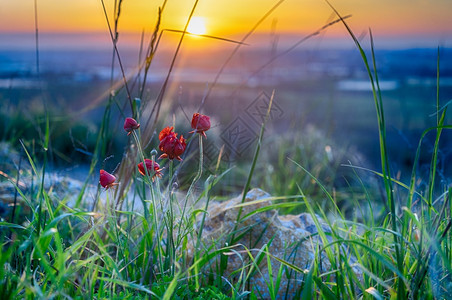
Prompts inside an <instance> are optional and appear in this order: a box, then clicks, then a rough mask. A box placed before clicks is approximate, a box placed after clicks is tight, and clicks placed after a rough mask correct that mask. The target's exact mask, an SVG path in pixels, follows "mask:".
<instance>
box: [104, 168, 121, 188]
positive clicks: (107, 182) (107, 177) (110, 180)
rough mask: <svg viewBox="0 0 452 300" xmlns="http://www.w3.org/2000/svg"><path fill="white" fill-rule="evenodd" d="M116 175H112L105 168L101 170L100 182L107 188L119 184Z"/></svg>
mask: <svg viewBox="0 0 452 300" xmlns="http://www.w3.org/2000/svg"><path fill="white" fill-rule="evenodd" d="M115 181H116V177H115V176H113V175H111V174H110V173H108V172H107V171H105V170H100V178H99V183H100V185H101V186H102V187H104V188H105V189H106V190H107V189H108V188H111V187H113V186H115V185H118V184H119V183H116V182H115Z"/></svg>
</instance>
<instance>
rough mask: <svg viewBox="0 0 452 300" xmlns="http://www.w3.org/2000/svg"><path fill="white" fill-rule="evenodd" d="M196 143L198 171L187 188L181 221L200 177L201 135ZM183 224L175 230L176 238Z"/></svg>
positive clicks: (201, 162) (201, 166) (201, 159)
mask: <svg viewBox="0 0 452 300" xmlns="http://www.w3.org/2000/svg"><path fill="white" fill-rule="evenodd" d="M198 142H199V165H198V171H197V172H196V175H195V178H193V181H192V183H191V184H190V187H189V188H188V192H187V195H186V196H185V201H184V206H183V208H182V213H181V220H182V218H183V217H184V216H185V213H186V210H187V205H188V200H189V197H190V195H191V194H192V192H193V189H194V188H195V186H196V183H197V182H198V180H199V179H200V178H201V176H202V169H203V161H204V153H203V143H202V135H201V134H198ZM182 223H183V222H182V221H181V222H180V223H179V226H178V228H177V236H179V235H180V234H181V230H182V225H183V224H182Z"/></svg>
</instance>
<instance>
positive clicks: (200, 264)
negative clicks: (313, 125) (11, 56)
mask: <svg viewBox="0 0 452 300" xmlns="http://www.w3.org/2000/svg"><path fill="white" fill-rule="evenodd" d="M117 5H118V6H116V7H115V22H114V23H115V27H114V29H112V30H113V31H112V41H113V43H114V44H116V40H115V37H114V36H115V35H114V33H115V32H117V30H118V21H119V16H120V6H121V1H119V3H117ZM195 8H196V4H195V5H194V7H193V11H194V10H195ZM332 9H333V10H334V8H332ZM193 11H192V14H193ZM334 11H335V10H334ZM335 12H336V11H335ZM160 14H161V11H160ZM336 14H337V16H338V18H339V20H340V21H341V22H342V23H343V25H344V26H345V28H346V29H347V30H348V32H349V33H350V35H351V38H352V39H353V40H354V42H355V44H356V47H357V49H358V50H359V52H360V55H361V57H362V59H363V62H364V64H365V67H366V69H367V70H368V75H369V80H370V81H371V83H372V87H373V100H374V105H375V109H376V121H377V128H378V138H379V147H380V158H381V171H380V170H378V171H374V170H369V169H366V167H365V166H360V165H356V164H354V163H352V162H351V163H350V164H349V165H348V166H346V169H347V170H349V171H350V173H348V175H347V177H346V178H345V182H346V184H344V185H343V186H342V188H343V189H342V190H338V189H337V187H336V183H337V182H336V179H337V177H339V174H338V173H339V172H340V171H339V170H340V169H341V167H342V168H344V166H340V165H339V163H338V162H337V161H331V159H330V158H329V156H328V148H326V146H331V145H330V144H331V143H330V142H329V141H326V138H325V137H323V136H320V137H318V136H317V137H316V139H313V140H311V141H310V140H309V139H306V142H303V148H298V147H296V146H294V145H293V144H292V145H291V144H290V142H289V140H288V139H287V138H286V139H284V137H283V138H280V139H279V140H278V139H277V140H276V142H275V140H273V139H272V138H269V137H266V135H265V134H264V132H265V131H264V129H265V122H264V124H262V126H261V131H260V135H259V138H258V140H257V144H256V145H254V147H255V148H254V149H255V150H254V155H253V158H252V160H251V163H250V164H249V169H248V170H247V172H246V174H245V177H244V180H243V182H242V184H241V187H242V191H243V194H242V197H241V201H240V203H239V204H238V205H237V206H236V207H235V208H236V209H238V213H237V218H236V222H235V223H234V224H235V225H234V227H233V228H231V229H230V230H229V231H227V232H224V233H223V236H222V241H226V242H220V240H218V241H216V240H213V241H206V240H205V239H203V231H204V226H205V222H206V220H207V218H209V215H208V214H207V211H208V209H209V205H210V204H211V203H212V201H214V200H218V199H219V197H217V196H216V194H215V190H216V186H221V185H222V184H223V180H225V179H226V178H227V176H229V175H230V174H234V172H237V170H235V169H234V168H232V169H227V170H222V169H220V168H219V165H220V161H221V154H220V156H219V157H218V158H217V159H218V163H217V165H216V166H217V168H214V169H213V172H212V173H209V174H206V172H205V171H204V163H205V162H204V154H203V147H204V146H203V143H204V139H203V138H202V137H201V136H200V135H199V137H198V136H196V135H193V136H190V138H189V139H188V140H187V144H190V143H196V140H198V148H197V150H196V151H197V153H191V154H190V155H187V156H186V157H185V160H188V161H190V160H193V161H194V160H195V159H194V156H195V155H197V156H198V157H199V159H198V160H197V163H198V165H197V166H196V168H192V167H190V166H191V165H190V164H189V163H186V162H185V161H184V162H178V161H169V162H168V161H166V160H163V161H159V162H161V164H162V165H164V166H165V169H164V174H165V176H164V178H162V179H159V178H157V179H156V180H152V177H153V175H154V174H152V173H147V174H146V176H142V175H140V174H139V173H138V172H137V167H136V165H137V164H138V163H140V162H143V161H144V159H146V158H150V159H153V160H155V159H156V157H158V155H159V153H158V152H157V151H155V150H152V151H149V148H148V147H147V146H148V142H149V141H150V140H152V139H154V140H155V139H156V137H154V135H155V132H154V131H155V129H158V130H160V129H161V128H159V126H160V123H159V122H160V121H158V119H159V118H158V115H159V111H160V105H161V103H159V101H160V102H161V101H163V95H164V93H165V86H166V83H165V85H164V87H163V88H162V91H161V96H159V98H158V101H157V102H156V104H155V105H156V106H155V107H154V109H155V110H153V114H151V117H153V119H152V121H150V122H147V124H146V120H147V118H148V117H149V116H143V114H144V113H145V112H144V108H145V107H146V106H148V105H150V104H149V100H146V99H135V100H132V93H134V92H137V95H138V96H140V98H143V93H142V92H143V89H142V88H141V89H138V90H137V91H135V90H133V89H131V90H128V88H127V95H128V97H127V98H126V100H125V105H126V106H124V103H120V102H119V99H118V98H117V97H116V96H114V95H113V94H112V95H111V97H110V98H109V100H108V104H107V106H106V109H105V114H104V116H103V119H102V123H101V127H100V130H99V132H98V137H97V140H96V141H95V142H93V148H94V151H93V156H92V161H91V165H90V172H89V177H88V178H87V179H86V182H85V184H84V187H83V189H82V190H81V191H80V193H79V194H78V195H69V194H68V195H64V196H57V195H56V194H54V193H52V188H46V185H45V184H44V180H45V177H46V175H47V174H48V169H47V167H48V166H47V163H48V155H49V153H50V151H51V148H50V147H49V146H51V136H52V132H54V131H53V130H56V127H57V125H56V124H54V122H52V118H50V117H49V115H46V116H45V117H43V118H42V119H40V122H39V128H40V132H41V136H40V139H39V140H40V142H39V143H38V144H37V146H36V148H39V149H40V150H39V151H31V150H32V149H31V145H30V144H28V143H22V144H21V151H22V152H23V153H24V155H23V157H24V158H23V159H24V160H27V161H28V164H29V165H30V167H31V175H30V176H32V177H33V178H34V182H36V184H37V185H38V189H37V190H33V189H31V190H27V191H25V192H24V191H23V190H22V189H21V188H20V187H19V186H18V185H17V180H14V178H19V175H20V174H23V172H20V171H22V170H21V169H20V168H21V167H20V166H19V167H18V168H19V170H17V173H14V172H13V171H11V174H8V180H9V181H10V183H11V185H13V186H15V188H16V191H17V194H16V196H15V197H20V198H22V200H23V203H25V205H26V206H28V207H29V208H30V212H29V213H25V211H26V210H22V215H21V216H20V217H19V216H18V217H15V218H13V219H8V218H6V219H2V220H1V222H0V232H1V243H2V248H3V251H1V252H0V295H2V297H3V298H5V299H37V298H56V299H64V298H73V299H105V298H108V299H259V298H263V297H264V296H263V295H269V296H268V298H270V299H279V298H280V297H286V298H297V299H314V298H315V299H346V298H350V299H386V298H387V299H407V298H409V299H446V298H450V297H452V295H451V292H450V291H451V290H452V275H451V274H452V233H451V230H450V229H451V227H452V204H451V199H450V194H451V192H452V189H451V188H448V187H447V186H443V185H442V184H441V183H440V182H438V179H437V165H438V152H439V151H440V147H439V145H440V139H441V135H442V133H443V131H444V130H447V129H451V128H452V125H447V124H445V116H446V112H447V105H446V106H444V107H442V106H441V103H440V99H439V84H438V86H437V91H438V93H437V98H436V103H435V104H436V116H437V118H436V126H434V127H432V128H427V129H426V130H425V132H424V134H423V135H422V137H421V140H420V141H419V146H418V148H417V151H416V158H415V162H414V164H413V169H412V175H411V178H410V179H409V181H408V182H402V181H400V180H398V179H397V178H396V177H395V176H394V174H392V171H391V159H390V155H391V153H389V151H388V145H387V140H386V123H385V111H384V100H383V98H382V95H381V91H380V89H379V78H378V72H377V70H378V68H377V61H376V60H375V55H374V47H375V46H374V44H373V39H372V35H371V34H370V36H371V46H370V54H367V53H366V51H365V50H364V49H363V47H362V46H361V44H360V42H359V41H358V39H357V38H356V37H355V35H354V33H353V31H352V30H351V29H350V28H349V26H348V24H347V23H346V22H345V20H344V19H342V18H341V17H340V15H339V13H338V12H336ZM106 15H107V14H106ZM187 24H188V22H187ZM159 25H160V24H157V25H156V29H155V32H154V37H156V36H158V34H159V33H161V32H162V29H160V27H159ZM182 38H183V34H182V37H181V40H180V42H181V43H182ZM157 44H158V43H157V42H156V41H155V40H154V42H152V43H151V44H150V46H149V49H148V50H146V51H145V53H147V54H148V55H147V57H146V59H145V63H144V66H145V67H144V68H143V69H141V71H142V72H144V73H143V74H141V75H142V77H143V78H145V77H146V74H147V72H148V71H149V67H148V66H149V65H150V63H151V62H152V57H153V55H154V53H155V51H156V47H157ZM179 45H180V44H179ZM238 45H240V44H238ZM113 55H114V57H115V56H116V55H119V52H118V49H117V48H116V47H115V51H114V54H113ZM174 57H175V58H176V57H177V51H176V54H175V56H174ZM117 58H119V57H117ZM113 61H114V60H113ZM439 67H440V57H439V54H438V63H437V68H438V81H439V80H440V78H439ZM170 73H171V70H170V71H169V74H170ZM169 74H168V76H169ZM124 80H125V77H124ZM125 84H128V83H127V81H125ZM143 86H144V83H143ZM124 88H125V86H124ZM275 93H276V94H277V93H278V91H275ZM272 99H273V96H272ZM129 106H130V107H129ZM122 107H128V108H127V109H123V108H122ZM115 108H119V109H120V112H121V114H122V115H127V114H129V113H130V114H131V115H134V116H135V117H136V118H137V120H141V122H140V123H142V124H143V125H142V127H140V129H139V130H136V131H134V132H133V133H132V135H130V136H129V137H127V136H126V134H125V133H124V132H123V131H122V130H118V131H116V132H112V130H111V126H112V125H111V123H110V121H111V118H112V117H111V112H112V110H113V109H115ZM267 118H268V113H267ZM171 125H173V124H165V125H162V126H171ZM7 128H12V129H16V130H18V128H17V127H16V126H12V125H11V126H9V127H7ZM176 131H177V132H182V131H181V129H180V128H179V127H178V128H176ZM5 132H8V134H9V135H8V136H9V139H10V140H14V139H17V138H20V137H21V135H22V132H25V130H23V131H20V130H18V131H14V132H10V130H9V129H8V130H5ZM211 132H212V131H208V132H207V135H209V134H210V133H211ZM113 134H114V135H117V136H120V138H122V139H124V141H127V145H128V147H127V148H126V149H125V152H124V156H123V159H122V161H121V166H120V168H119V169H118V171H117V172H116V173H115V174H116V175H117V176H118V179H119V183H120V185H119V187H117V188H116V189H108V190H104V189H102V188H100V186H98V187H97V190H96V192H95V193H94V199H93V196H92V195H93V193H89V192H87V190H89V179H90V176H94V177H95V176H97V174H96V172H95V170H97V169H99V168H100V167H102V161H103V160H104V159H105V158H106V156H107V152H108V151H107V149H108V147H107V145H106V143H108V140H109V138H108V136H110V135H113ZM427 135H434V136H435V145H434V149H433V151H432V153H431V164H430V172H429V177H428V178H419V175H418V174H419V173H418V160H419V157H420V155H421V144H422V140H423V139H424V138H425V137H426V136H427ZM267 140H268V141H267ZM153 142H154V143H155V141H153ZM322 142H323V143H324V144H323V143H322ZM270 144H271V145H273V146H274V145H275V144H276V145H278V147H277V149H276V157H275V158H274V159H273V160H272V159H271V157H270V156H267V155H268V153H266V150H268V149H266V148H270V147H271V146H270ZM41 149H42V150H41ZM319 149H320V150H319ZM36 153H40V154H39V155H37V154H36ZM269 153H275V152H269ZM319 153H320V154H319ZM343 155H344V156H345V155H346V154H345V153H344V154H343ZM270 166H271V168H272V171H271V172H270V171H269V167H270ZM184 168H185V169H184ZM187 169H188V170H187ZM108 171H113V170H108ZM183 172H185V173H183ZM93 174H95V175H93ZM180 174H185V175H184V176H185V177H186V178H185V180H186V181H188V182H189V184H188V186H187V187H184V188H181V187H179V186H178V182H180V180H181V179H180V176H181V175H180ZM16 175H17V177H16ZM368 177H376V178H378V180H366V178H368ZM259 183H261V184H262V186H263V187H264V188H266V189H268V190H270V191H271V192H272V194H273V195H274V196H275V197H271V198H269V199H263V200H259V201H258V202H259V203H262V202H263V201H264V200H265V201H269V203H271V204H268V205H267V206H265V207H263V208H259V209H255V210H251V212H247V213H246V214H245V213H243V212H244V211H245V210H244V208H245V207H247V208H249V207H250V206H251V205H255V204H257V203H258V202H256V203H247V202H245V198H246V197H245V194H246V192H248V191H249V190H250V188H251V186H252V185H259ZM380 187H381V188H382V190H383V192H382V193H379V192H378V190H379V188H380ZM74 196H75V199H76V200H75V202H74V203H73V204H72V202H71V201H72V200H71V199H72V198H71V197H74ZM232 196H233V195H231V197H232ZM344 199H348V203H347V201H346V200H344ZM282 200H284V201H282ZM16 205H17V204H14V207H13V209H14V210H15V209H16ZM349 207H354V210H353V211H354V213H350V212H349V211H348V208H349ZM293 209H295V210H293ZM273 210H279V211H280V212H283V211H285V212H299V211H305V212H307V213H309V214H310V216H311V217H312V219H313V221H314V223H315V225H316V228H317V233H315V234H312V235H311V236H309V237H306V240H302V241H299V242H297V243H295V244H293V245H287V249H286V250H287V252H284V254H283V255H282V256H281V255H277V254H275V253H274V252H273V251H272V246H273V244H272V243H273V240H274V239H273V237H272V238H270V239H269V241H268V242H266V243H265V244H263V245H262V246H260V247H257V246H256V245H251V244H248V245H246V244H245V245H237V242H238V241H239V240H240V239H241V238H243V237H244V236H246V234H247V233H248V230H250V228H245V231H242V230H243V229H240V226H241V225H242V224H244V222H245V221H246V220H247V219H249V218H251V217H253V216H256V215H257V214H259V213H263V212H265V211H273ZM17 211H19V208H18V207H17ZM13 216H14V214H13ZM19 220H20V221H19ZM325 226H326V227H325ZM325 228H328V230H326V229H325ZM264 234H265V232H262V233H261V235H264ZM259 238H260V237H259ZM306 241H308V242H310V243H314V249H315V253H314V256H313V258H312V259H311V260H310V262H309V264H308V265H296V264H295V263H294V261H295V258H294V255H300V253H298V254H297V251H296V250H294V249H296V248H297V247H298V246H299V245H300V244H301V243H302V242H306ZM233 256H237V257H240V259H241V261H242V267H240V268H238V269H237V270H235V271H234V272H232V274H227V273H226V268H227V266H228V263H229V262H230V259H231V257H233ZM326 261H328V263H327V264H326ZM325 266H328V268H326V267H325ZM263 273H265V274H263ZM257 276H262V277H263V278H265V286H266V289H265V290H260V289H257V288H256V286H255V285H254V284H253V282H254V281H253V278H255V277H257ZM294 281H295V282H297V284H296V285H295V287H294V289H291V288H289V285H287V284H286V283H287V282H294ZM284 286H286V288H283V287H284Z"/></svg>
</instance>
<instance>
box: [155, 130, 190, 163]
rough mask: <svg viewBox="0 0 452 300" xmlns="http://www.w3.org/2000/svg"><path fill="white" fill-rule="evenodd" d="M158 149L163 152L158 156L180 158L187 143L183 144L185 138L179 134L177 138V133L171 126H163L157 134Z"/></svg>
mask: <svg viewBox="0 0 452 300" xmlns="http://www.w3.org/2000/svg"><path fill="white" fill-rule="evenodd" d="M159 140H160V144H159V149H160V151H162V152H163V154H162V155H161V156H160V157H159V158H166V157H167V158H169V159H174V158H176V159H177V160H182V158H180V155H182V154H183V153H184V152H185V148H186V147H187V145H186V144H185V139H184V137H183V136H182V135H181V136H180V138H179V139H178V138H177V133H175V132H173V127H166V128H164V129H163V130H162V131H161V132H160V134H159Z"/></svg>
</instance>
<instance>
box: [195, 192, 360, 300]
mask: <svg viewBox="0 0 452 300" xmlns="http://www.w3.org/2000/svg"><path fill="white" fill-rule="evenodd" d="M270 197H271V196H270V195H269V194H268V193H266V192H264V191H262V190H260V189H252V190H250V191H249V192H248V193H247V195H246V200H245V203H250V202H253V201H255V202H256V203H253V204H251V205H246V206H243V209H242V213H241V217H242V218H243V217H245V216H247V215H248V214H249V213H251V212H254V211H256V210H258V209H261V208H264V207H266V206H268V205H270V204H271V201H270V200H268V201H265V199H267V198H270ZM241 199H242V197H241V196H239V197H237V198H234V199H231V200H228V201H222V202H217V201H212V202H211V203H210V205H209V208H208V214H207V216H206V220H205V223H204V228H203V232H202V241H203V243H204V246H205V247H209V246H211V245H212V244H213V245H214V248H216V249H220V248H222V247H224V246H225V245H226V244H227V242H228V241H229V237H230V233H231V232H232V231H233V230H234V225H235V223H236V220H237V215H238V211H239V208H238V207H237V205H239V204H240V202H241ZM259 200H263V201H259ZM317 218H318V220H319V222H320V224H321V226H322V229H323V231H324V232H331V230H330V228H329V227H328V225H327V223H326V222H324V221H323V220H321V218H320V217H317ZM198 226H199V222H198ZM236 230H237V234H236V235H235V236H236V237H238V240H236V242H235V244H236V245H237V246H236V247H234V248H233V250H232V251H230V252H229V253H227V254H226V255H228V264H227V268H226V270H225V273H224V277H225V278H227V280H228V281H230V282H232V283H235V282H237V280H238V278H239V277H240V273H241V270H243V271H244V273H243V274H245V275H246V274H248V273H249V271H250V270H251V265H252V264H250V259H249V254H248V253H249V252H248V251H250V253H251V254H252V255H253V257H254V258H256V256H257V255H258V254H259V253H260V251H262V250H265V247H266V245H267V246H268V252H269V253H271V254H272V256H274V257H277V258H279V259H282V260H284V261H288V262H290V263H291V264H293V265H295V266H296V267H298V268H300V269H301V270H303V271H304V272H305V273H306V272H307V271H308V270H309V268H310V267H311V265H312V264H313V261H314V259H315V256H316V255H318V254H316V253H318V251H316V249H317V248H318V247H319V246H321V244H322V243H321V239H320V237H319V236H318V235H317V227H316V225H315V223H314V220H313V218H312V216H311V215H310V214H308V213H302V214H299V215H284V216H283V215H279V214H278V212H277V211H276V210H266V211H262V212H258V213H256V214H251V215H250V216H249V217H246V218H245V219H244V220H243V221H241V222H239V223H238V224H237V227H236ZM240 235H241V236H240ZM261 253H262V252H261ZM270 261H271V269H272V273H273V278H276V277H277V273H278V271H279V268H280V266H281V263H280V262H279V261H278V260H276V259H274V258H271V259H270ZM321 261H322V263H321V266H319V268H322V271H325V270H326V271H328V270H330V269H331V265H330V263H329V261H328V259H327V258H326V255H325V252H324V251H323V253H322V260H321ZM218 263H219V262H218V261H217V262H212V263H211V265H210V267H211V268H215V266H217V265H218ZM268 267H269V266H268V265H267V255H265V254H264V255H263V259H262V260H261V261H260V263H259V271H257V270H256V271H257V272H254V275H253V277H252V278H251V287H253V288H254V289H256V290H257V291H258V293H257V295H259V294H260V295H261V296H262V298H263V299H269V298H270V293H269V288H268V284H269V282H270V278H269V268H268ZM357 272H359V271H357ZM296 273H297V272H294V271H291V269H290V268H283V275H282V280H281V283H280V286H279V288H278V297H277V298H283V297H284V295H286V293H287V294H288V295H289V297H288V298H289V299H290V298H293V297H294V296H295V293H296V291H297V290H298V289H299V288H300V286H301V284H300V280H301V279H302V277H303V274H300V273H299V272H298V273H297V275H296V277H295V274H296ZM243 274H242V275H243ZM274 280H275V279H274ZM255 292H256V291H255Z"/></svg>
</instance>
